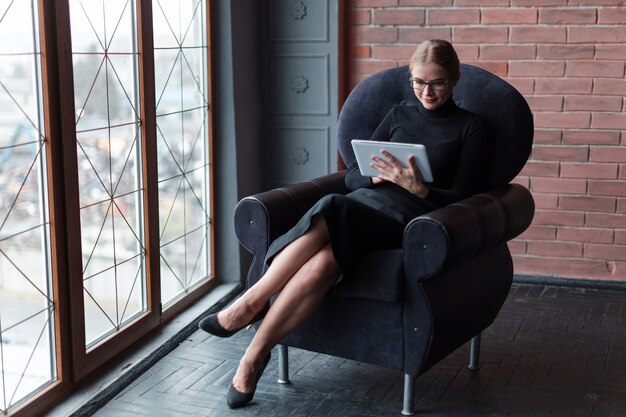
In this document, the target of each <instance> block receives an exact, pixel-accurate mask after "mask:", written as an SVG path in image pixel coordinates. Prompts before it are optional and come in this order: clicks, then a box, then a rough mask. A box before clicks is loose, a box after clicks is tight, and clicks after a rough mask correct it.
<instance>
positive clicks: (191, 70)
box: [153, 0, 211, 307]
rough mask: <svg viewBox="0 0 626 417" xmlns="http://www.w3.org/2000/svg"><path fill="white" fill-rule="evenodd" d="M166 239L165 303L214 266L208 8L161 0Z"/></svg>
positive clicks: (158, 52) (158, 69) (158, 36)
mask: <svg viewBox="0 0 626 417" xmlns="http://www.w3.org/2000/svg"><path fill="white" fill-rule="evenodd" d="M153 16H154V31H153V32H154V64H155V79H156V91H155V93H156V109H157V150H158V159H159V212H160V241H161V300H162V301H163V304H164V305H165V306H166V307H167V305H168V303H169V302H170V301H172V300H173V299H176V298H177V297H179V296H180V295H181V294H185V293H187V292H188V291H189V290H190V289H191V288H193V286H194V285H196V284H197V283H198V282H199V281H201V280H202V279H204V277H206V276H207V275H208V274H209V273H210V269H211V264H210V249H211V248H210V243H211V241H210V239H209V236H210V234H209V221H210V217H209V214H210V210H209V187H208V184H209V177H208V174H209V169H208V165H209V148H208V140H207V137H208V128H209V127H208V121H209V104H208V94H207V91H208V86H207V85H208V84H207V76H208V74H207V62H208V59H207V28H206V19H205V16H206V10H205V8H204V3H203V2H200V1H194V2H190V1H168V0H155V1H153Z"/></svg>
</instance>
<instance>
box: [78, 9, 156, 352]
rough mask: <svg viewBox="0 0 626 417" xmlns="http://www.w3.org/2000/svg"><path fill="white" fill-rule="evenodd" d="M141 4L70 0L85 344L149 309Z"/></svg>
mask: <svg viewBox="0 0 626 417" xmlns="http://www.w3.org/2000/svg"><path fill="white" fill-rule="evenodd" d="M135 7H136V6H135V2H134V1H129V0H106V1H105V0H71V1H70V15H71V31H72V48H73V66H74V94H75V105H76V138H77V143H76V151H77V157H78V169H79V172H78V178H79V187H80V188H79V193H80V197H79V198H80V209H81V239H82V240H81V242H82V251H83V283H84V293H83V295H84V300H85V311H84V312H85V337H86V344H87V347H89V346H91V345H93V344H94V343H96V342H98V341H99V340H101V339H102V338H104V337H107V336H109V335H111V334H112V333H114V332H116V331H118V330H119V329H120V328H121V327H123V326H124V325H125V324H127V323H129V322H130V321H132V320H133V319H134V318H135V317H137V315H139V314H141V313H143V312H145V311H146V309H147V295H146V273H145V261H146V250H145V236H144V230H143V185H142V181H143V180H142V175H141V172H142V167H141V141H140V138H141V120H140V109H139V97H138V93H137V92H138V90H139V80H138V73H139V72H138V52H137V42H136V27H137V22H136V18H135V13H134V10H135Z"/></svg>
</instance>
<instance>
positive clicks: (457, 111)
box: [346, 99, 488, 209]
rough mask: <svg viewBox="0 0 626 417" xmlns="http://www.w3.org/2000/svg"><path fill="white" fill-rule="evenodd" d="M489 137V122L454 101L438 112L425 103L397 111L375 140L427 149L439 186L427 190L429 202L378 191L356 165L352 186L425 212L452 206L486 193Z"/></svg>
mask: <svg viewBox="0 0 626 417" xmlns="http://www.w3.org/2000/svg"><path fill="white" fill-rule="evenodd" d="M485 135H486V130H485V120H484V119H483V118H482V117H481V116H479V115H476V114H474V113H471V112H469V111H467V110H464V109H461V108H460V107H458V106H457V105H456V104H455V103H454V102H453V101H452V99H449V100H448V101H447V102H446V103H445V104H444V105H442V106H441V107H439V108H438V109H435V110H426V109H425V108H424V107H423V106H422V105H421V103H419V104H418V105H416V106H407V105H398V106H395V107H393V108H392V109H391V110H390V111H389V112H388V113H387V115H386V116H385V118H384V119H383V120H382V122H381V123H380V125H379V126H378V128H377V129H376V131H375V132H374V134H373V135H372V137H371V138H370V139H371V140H378V141H391V142H404V143H421V144H423V145H424V146H425V147H426V152H427V154H428V159H429V160H430V166H431V170H432V172H433V182H432V183H429V184H426V186H427V187H428V188H429V193H428V196H427V197H426V198H424V199H422V198H420V197H418V196H416V195H413V194H411V193H409V192H408V191H406V190H405V189H403V188H401V187H399V186H397V185H395V184H392V183H382V184H379V185H374V184H372V181H371V178H369V177H363V176H362V175H361V174H360V172H359V168H358V165H357V164H356V162H355V163H353V164H352V165H351V166H350V167H349V169H348V174H347V176H346V185H347V186H348V188H349V189H351V190H357V189H359V188H371V189H372V191H374V190H376V191H379V192H380V193H382V194H384V195H386V196H387V197H390V198H392V199H394V200H398V199H400V200H405V199H411V200H413V202H414V203H417V204H418V205H420V206H422V207H423V208H430V209H434V208H439V207H443V206H446V205H448V204H451V203H454V202H456V201H459V200H462V199H463V198H466V197H469V196H470V195H472V194H474V193H476V192H477V191H479V190H480V186H481V185H482V183H483V173H484V169H485V167H486V164H487V153H488V152H487V138H486V136H485ZM404 163H406V161H404Z"/></svg>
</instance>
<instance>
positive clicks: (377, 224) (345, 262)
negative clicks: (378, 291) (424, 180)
mask: <svg viewBox="0 0 626 417" xmlns="http://www.w3.org/2000/svg"><path fill="white" fill-rule="evenodd" d="M433 209H434V207H432V206H431V205H429V204H428V203H426V202H425V201H424V200H423V199H421V198H419V197H416V196H413V195H412V194H410V193H408V192H407V191H405V190H404V189H401V188H400V187H398V186H395V185H393V184H386V185H384V186H379V187H375V188H360V189H358V190H356V191H353V192H351V193H349V194H347V195H342V194H328V195H326V196H324V197H323V198H321V199H320V200H319V201H318V202H317V203H315V204H314V205H313V207H311V208H310V209H309V210H308V211H307V212H306V213H305V214H304V215H303V216H302V218H301V219H300V221H298V223H297V224H296V225H295V226H294V227H292V228H291V229H290V230H289V231H287V232H286V233H285V234H283V235H282V236H279V237H278V238H276V240H274V241H273V242H272V244H271V245H270V247H269V249H268V252H267V255H266V257H265V265H266V267H267V266H268V265H269V264H270V263H271V261H272V259H273V257H274V256H275V255H276V254H277V253H278V252H280V251H281V250H282V249H283V248H285V247H286V246H287V245H288V244H290V243H291V242H293V241H294V240H296V239H298V238H299V237H301V236H302V235H304V234H305V233H306V232H307V231H308V230H309V228H310V227H311V222H312V219H313V217H314V216H317V215H319V216H322V217H324V220H325V221H326V225H327V227H328V233H329V235H330V245H331V248H332V251H333V255H334V257H335V259H336V260H337V263H338V264H339V267H340V268H341V274H340V276H339V277H338V280H337V282H336V283H338V282H339V281H342V280H344V279H350V278H351V277H352V276H353V270H354V265H356V264H357V263H358V262H359V260H360V259H361V258H363V257H364V256H366V255H367V253H369V252H373V251H379V250H385V249H395V248H400V247H402V240H403V236H404V228H405V226H406V225H407V223H408V222H409V221H411V219H413V218H414V217H417V216H419V215H421V214H424V213H426V212H428V211H431V210H433Z"/></svg>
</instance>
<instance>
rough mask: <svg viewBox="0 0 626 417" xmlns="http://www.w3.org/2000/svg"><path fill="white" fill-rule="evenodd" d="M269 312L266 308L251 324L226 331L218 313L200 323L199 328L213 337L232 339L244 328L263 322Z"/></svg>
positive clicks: (210, 315)
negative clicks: (218, 319) (218, 318)
mask: <svg viewBox="0 0 626 417" xmlns="http://www.w3.org/2000/svg"><path fill="white" fill-rule="evenodd" d="M267 310H268V308H267V307H265V308H264V309H263V310H261V311H260V312H258V313H257V314H256V316H254V317H253V318H252V320H251V321H250V323H248V324H246V325H243V326H241V327H240V328H238V329H235V330H226V329H225V328H224V327H222V325H221V324H220V322H219V321H217V313H213V314H209V315H208V316H206V317H205V318H203V319H202V320H200V323H198V327H199V328H200V329H202V330H204V331H205V332H207V333H211V334H212V335H213V336H217V337H231V336H232V335H234V334H235V333H237V332H238V331H239V330H241V329H243V328H244V327H248V326H249V325H251V324H252V323H256V322H257V321H259V320H261V319H262V318H263V317H265V314H266V313H267Z"/></svg>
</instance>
